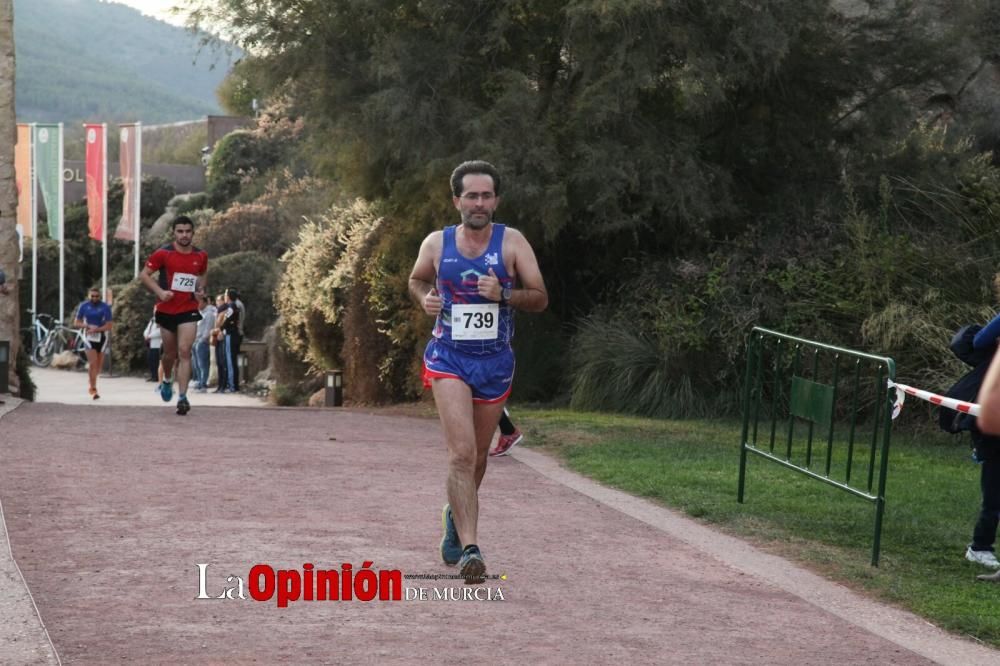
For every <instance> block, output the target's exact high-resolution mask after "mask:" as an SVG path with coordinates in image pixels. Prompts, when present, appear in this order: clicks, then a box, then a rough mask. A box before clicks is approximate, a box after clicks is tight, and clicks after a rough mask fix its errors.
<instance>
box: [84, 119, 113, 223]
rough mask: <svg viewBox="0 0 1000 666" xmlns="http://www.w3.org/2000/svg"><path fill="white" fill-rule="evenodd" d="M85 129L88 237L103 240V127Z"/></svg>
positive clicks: (104, 213)
mask: <svg viewBox="0 0 1000 666" xmlns="http://www.w3.org/2000/svg"><path fill="white" fill-rule="evenodd" d="M84 127H85V128H86V129H87V168H86V171H87V176H86V178H87V213H88V215H89V218H90V224H89V226H90V237H91V238H93V239H94V240H96V241H103V240H104V219H105V215H106V212H107V211H105V210H104V194H105V192H104V189H105V185H106V183H105V182H104V171H105V167H106V164H105V156H104V153H105V146H106V144H107V139H106V137H105V136H104V125H84Z"/></svg>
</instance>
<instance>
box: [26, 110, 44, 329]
mask: <svg viewBox="0 0 1000 666" xmlns="http://www.w3.org/2000/svg"><path fill="white" fill-rule="evenodd" d="M29 128H30V129H29V131H28V136H29V137H30V139H29V141H30V142H31V151H30V152H31V168H30V169H29V171H30V172H31V178H29V180H30V181H31V185H30V188H31V324H32V328H34V324H35V320H36V319H38V203H37V202H36V201H35V199H36V196H35V195H36V194H37V191H36V186H37V183H38V174H36V173H35V123H31V124H30V125H29ZM36 342H41V340H37V341H36Z"/></svg>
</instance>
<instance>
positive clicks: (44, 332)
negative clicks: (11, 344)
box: [21, 310, 55, 367]
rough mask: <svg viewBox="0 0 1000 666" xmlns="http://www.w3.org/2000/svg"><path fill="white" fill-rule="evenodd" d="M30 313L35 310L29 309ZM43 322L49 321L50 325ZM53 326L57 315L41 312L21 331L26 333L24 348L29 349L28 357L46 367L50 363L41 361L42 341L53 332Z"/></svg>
mask: <svg viewBox="0 0 1000 666" xmlns="http://www.w3.org/2000/svg"><path fill="white" fill-rule="evenodd" d="M28 314H33V312H32V311H31V310H28ZM43 322H48V324H49V325H48V326H46V325H45V324H44V323H43ZM53 328H55V317H53V316H52V315H47V314H43V313H41V312H39V313H38V314H36V315H35V316H34V318H33V319H32V322H31V326H28V327H26V328H23V329H21V332H22V333H23V334H24V338H23V340H24V348H25V349H27V350H29V352H28V357H29V358H30V359H31V362H32V363H34V364H35V365H37V366H39V367H45V366H46V365H48V363H42V362H41V359H40V358H39V355H38V354H39V350H40V348H41V346H42V343H43V342H44V341H45V339H46V338H47V337H48V335H49V332H51V331H52V329H53ZM51 360H52V359H51V358H49V362H51Z"/></svg>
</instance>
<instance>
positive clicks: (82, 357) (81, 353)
mask: <svg viewBox="0 0 1000 666" xmlns="http://www.w3.org/2000/svg"><path fill="white" fill-rule="evenodd" d="M73 353H74V354H76V357H77V359H79V360H78V364H80V363H86V362H87V343H86V341H85V340H84V338H83V335H81V334H80V333H76V334H75V335H74V336H73Z"/></svg>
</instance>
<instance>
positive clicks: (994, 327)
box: [965, 273, 1000, 569]
mask: <svg viewBox="0 0 1000 666" xmlns="http://www.w3.org/2000/svg"><path fill="white" fill-rule="evenodd" d="M993 287H994V290H995V291H996V292H997V295H998V298H1000V273H998V274H997V276H996V277H995V278H994V280H993ZM998 338H1000V315H997V316H996V317H994V318H993V320H992V321H990V323H988V324H987V325H986V326H984V327H983V328H982V329H980V330H979V331H978V332H977V333H976V335H975V337H973V340H972V348H973V353H976V354H980V355H981V357H982V360H980V363H979V364H977V366H976V369H975V370H974V371H973V372H977V371H979V370H980V368H982V369H983V374H982V377H983V379H982V381H981V383H980V384H981V385H980V387H979V389H980V390H979V392H980V393H981V392H982V387H983V386H990V385H991V384H990V383H987V381H986V376H987V374H989V373H988V370H989V369H992V368H991V366H993V365H995V364H994V363H993V362H992V361H993V360H994V359H996V358H1000V355H997V354H996V349H997V339H998ZM986 359H988V360H989V362H987V360H986ZM994 374H995V373H994ZM991 379H992V378H991ZM980 409H981V410H982V404H980ZM993 409H995V408H994V407H992V406H990V407H988V410H993ZM993 417H994V414H993V413H990V414H989V415H988V416H987V417H986V420H985V425H986V428H987V430H992V431H994V432H995V431H996V429H995V428H994V424H993V423H992V419H993ZM981 419H982V416H980V418H979V419H977V420H976V422H975V423H973V424H972V426H971V428H970V432H971V434H972V442H973V444H974V446H975V452H974V454H973V455H974V457H975V459H976V461H977V462H979V463H980V464H981V465H982V467H981V472H980V478H979V485H980V488H981V489H982V495H983V502H982V506H981V508H980V511H979V518H978V520H977V521H976V526H975V528H974V529H973V532H972V543H970V544H969V547H968V549H967V550H966V551H965V559H967V560H969V561H970V562H977V563H979V564H982V565H985V566H988V567H991V568H993V569H1000V561H998V560H997V558H996V555H995V553H994V552H993V547H994V544H995V543H996V539H997V524H998V523H1000V437H997V436H996V435H991V434H988V433H986V432H983V431H982V430H980V426H981V425H982V423H981Z"/></svg>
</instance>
